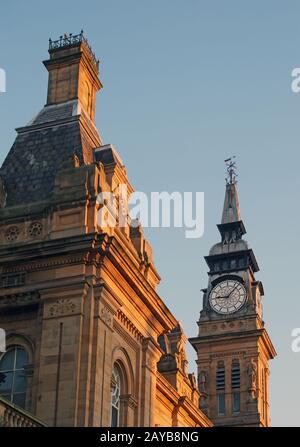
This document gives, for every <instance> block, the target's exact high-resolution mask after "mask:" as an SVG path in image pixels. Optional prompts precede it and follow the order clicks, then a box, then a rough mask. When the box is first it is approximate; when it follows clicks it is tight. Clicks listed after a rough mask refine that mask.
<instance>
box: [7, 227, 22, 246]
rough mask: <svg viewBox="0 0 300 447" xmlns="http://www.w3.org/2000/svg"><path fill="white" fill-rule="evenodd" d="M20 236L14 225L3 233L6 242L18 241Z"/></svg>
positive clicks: (17, 228)
mask: <svg viewBox="0 0 300 447" xmlns="http://www.w3.org/2000/svg"><path fill="white" fill-rule="evenodd" d="M19 234H20V230H19V227H17V226H16V225H13V226H12V227H9V228H8V229H7V231H6V233H5V237H6V240H7V241H8V242H14V241H16V240H17V239H18V237H19Z"/></svg>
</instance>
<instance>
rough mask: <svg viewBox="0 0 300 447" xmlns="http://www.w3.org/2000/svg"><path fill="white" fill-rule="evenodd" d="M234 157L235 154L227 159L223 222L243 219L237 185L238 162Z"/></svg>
mask: <svg viewBox="0 0 300 447" xmlns="http://www.w3.org/2000/svg"><path fill="white" fill-rule="evenodd" d="M234 159H235V156H233V157H230V158H227V159H226V160H225V163H226V171H227V177H226V191H225V200H224V207H223V214H222V224H228V223H233V222H239V221H240V220H241V214H240V206H239V198H238V192H237V186H236V183H237V181H236V178H237V173H236V162H235V161H234Z"/></svg>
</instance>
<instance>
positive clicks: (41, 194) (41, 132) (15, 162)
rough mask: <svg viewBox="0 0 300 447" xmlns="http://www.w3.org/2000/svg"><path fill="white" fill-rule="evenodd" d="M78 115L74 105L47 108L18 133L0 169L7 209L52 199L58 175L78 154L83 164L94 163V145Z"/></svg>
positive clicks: (66, 104) (67, 104)
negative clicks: (89, 139)
mask: <svg viewBox="0 0 300 447" xmlns="http://www.w3.org/2000/svg"><path fill="white" fill-rule="evenodd" d="M74 113H76V112H74V102H73V101H70V102H69V103H65V104H62V105H60V106H46V107H44V109H43V110H42V111H41V112H40V113H39V114H38V115H37V117H36V118H34V119H33V120H32V121H31V122H30V123H29V124H28V125H27V126H25V127H23V128H20V129H17V132H18V135H17V138H16V140H15V142H14V144H13V146H12V148H11V150H10V152H9V153H8V155H7V157H6V159H5V161H4V163H3V165H2V167H1V169H0V175H1V176H2V178H3V179H4V183H5V189H6V192H7V199H6V206H7V207H9V206H15V205H22V204H29V203H32V202H37V201H42V200H47V199H49V198H50V197H51V194H52V192H53V188H54V181H55V177H56V174H57V172H58V171H59V170H60V169H61V165H62V163H63V161H64V160H66V159H67V158H70V157H71V156H72V155H73V154H74V153H75V154H76V155H77V156H78V158H79V160H80V162H81V163H87V164H88V163H91V162H93V151H92V148H91V145H90V143H88V142H87V141H86V140H87V139H86V136H85V135H84V133H83V132H82V131H81V124H80V122H79V116H78V115H75V116H74Z"/></svg>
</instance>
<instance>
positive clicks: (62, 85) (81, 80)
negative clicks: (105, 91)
mask: <svg viewBox="0 0 300 447" xmlns="http://www.w3.org/2000/svg"><path fill="white" fill-rule="evenodd" d="M49 55H50V58H49V59H48V60H46V61H44V62H43V63H44V65H45V67H46V68H47V70H48V72H49V80H48V94H47V105H53V104H61V103H64V102H67V101H71V100H79V102H80V105H81V106H82V107H83V108H84V110H85V112H86V113H87V115H88V116H89V117H90V118H91V120H92V121H94V117H95V106H96V93H97V91H98V90H100V89H101V88H102V84H101V82H100V80H99V78H98V75H99V61H98V60H97V59H96V57H95V55H94V53H93V52H92V50H91V47H90V45H89V43H88V41H87V39H86V37H85V36H84V34H83V31H81V33H80V34H77V35H73V34H69V35H66V34H65V35H64V36H60V38H59V39H58V40H54V41H53V40H51V39H49Z"/></svg>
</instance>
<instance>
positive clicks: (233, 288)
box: [228, 284, 239, 298]
mask: <svg viewBox="0 0 300 447" xmlns="http://www.w3.org/2000/svg"><path fill="white" fill-rule="evenodd" d="M238 285H239V284H236V285H235V286H234V288H233V289H232V291H231V292H230V294H229V296H228V298H229V297H230V295H231V294H232V293H233V292H234V291H235V289H236V288H237V286H238Z"/></svg>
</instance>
